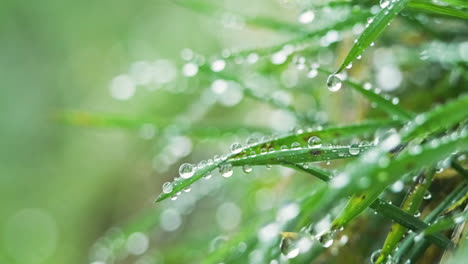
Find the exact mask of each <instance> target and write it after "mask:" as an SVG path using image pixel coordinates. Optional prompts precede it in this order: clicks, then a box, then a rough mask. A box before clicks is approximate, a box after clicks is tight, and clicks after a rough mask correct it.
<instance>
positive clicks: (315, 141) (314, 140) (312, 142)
mask: <svg viewBox="0 0 468 264" xmlns="http://www.w3.org/2000/svg"><path fill="white" fill-rule="evenodd" d="M307 144H308V145H309V148H320V147H321V146H322V140H321V139H320V138H319V137H317V136H311V137H310V138H309V140H307Z"/></svg>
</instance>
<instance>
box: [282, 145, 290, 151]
mask: <svg viewBox="0 0 468 264" xmlns="http://www.w3.org/2000/svg"><path fill="white" fill-rule="evenodd" d="M280 150H281V151H286V150H288V146H286V145H283V146H281V147H280Z"/></svg>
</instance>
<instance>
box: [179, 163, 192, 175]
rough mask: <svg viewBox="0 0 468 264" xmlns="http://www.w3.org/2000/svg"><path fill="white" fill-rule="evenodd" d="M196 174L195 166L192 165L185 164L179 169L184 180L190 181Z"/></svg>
mask: <svg viewBox="0 0 468 264" xmlns="http://www.w3.org/2000/svg"><path fill="white" fill-rule="evenodd" d="M194 173H195V170H194V168H193V165H192V164H190V163H184V164H182V165H181V166H180V167H179V174H180V177H182V178H184V179H188V178H190V177H192V176H193V174H194Z"/></svg>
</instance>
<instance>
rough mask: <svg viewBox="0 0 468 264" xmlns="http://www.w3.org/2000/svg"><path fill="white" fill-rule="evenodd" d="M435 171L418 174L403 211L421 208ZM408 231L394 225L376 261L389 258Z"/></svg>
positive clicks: (412, 211)
mask: <svg viewBox="0 0 468 264" xmlns="http://www.w3.org/2000/svg"><path fill="white" fill-rule="evenodd" d="M434 173H435V171H434V170H428V171H425V172H423V173H421V174H420V175H419V176H418V178H417V181H416V182H415V183H414V186H413V187H412V188H411V190H410V191H409V192H408V194H407V195H406V197H405V199H404V201H403V204H402V206H401V209H402V210H403V211H405V212H407V213H409V214H412V215H414V214H415V213H416V212H417V211H418V210H419V207H420V206H421V203H422V201H423V198H424V195H425V193H426V192H427V189H428V188H429V186H430V184H431V182H432V178H433V176H434ZM407 231H408V230H407V228H406V227H404V226H402V225H401V224H393V225H392V227H391V228H390V232H389V233H388V235H387V238H386V239H385V242H384V244H383V246H382V251H381V252H380V255H379V258H378V259H377V262H376V263H383V262H384V261H385V260H386V259H387V257H388V256H389V255H390V254H391V253H392V252H393V251H394V250H395V248H396V247H397V245H398V242H400V240H401V239H402V238H403V236H404V235H405V233H406V232H407Z"/></svg>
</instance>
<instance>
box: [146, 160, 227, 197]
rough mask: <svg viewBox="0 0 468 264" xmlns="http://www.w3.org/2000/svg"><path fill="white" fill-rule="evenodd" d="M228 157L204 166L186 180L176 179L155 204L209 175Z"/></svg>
mask: <svg viewBox="0 0 468 264" xmlns="http://www.w3.org/2000/svg"><path fill="white" fill-rule="evenodd" d="M228 158H229V157H225V158H220V159H219V160H217V161H214V162H213V163H212V164H209V165H206V166H205V167H203V168H201V169H198V170H196V171H195V173H194V175H193V176H192V177H190V178H188V179H183V178H177V179H176V180H174V181H173V182H172V183H171V186H172V188H171V190H170V191H169V192H167V193H166V192H163V193H161V194H160V195H159V196H158V198H157V199H156V201H155V202H160V201H163V200H165V199H167V198H169V197H172V196H174V195H175V194H177V193H178V192H181V191H182V190H183V189H185V188H187V187H188V186H190V185H191V184H192V183H194V182H195V181H198V180H200V179H201V178H202V177H204V176H206V175H208V174H210V173H211V172H212V171H213V170H215V169H216V168H218V167H219V166H220V165H221V164H223V163H225V162H226V161H227V159H228Z"/></svg>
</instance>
